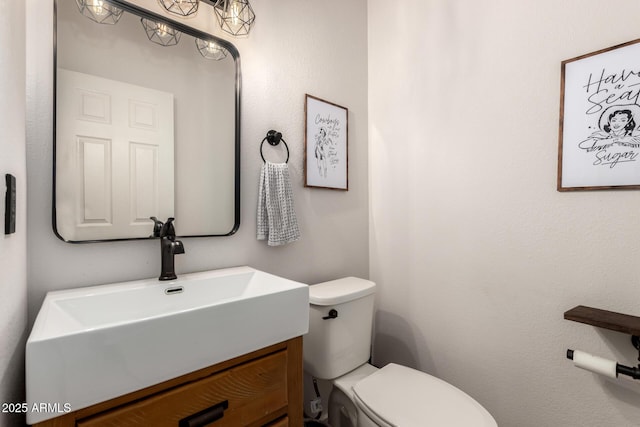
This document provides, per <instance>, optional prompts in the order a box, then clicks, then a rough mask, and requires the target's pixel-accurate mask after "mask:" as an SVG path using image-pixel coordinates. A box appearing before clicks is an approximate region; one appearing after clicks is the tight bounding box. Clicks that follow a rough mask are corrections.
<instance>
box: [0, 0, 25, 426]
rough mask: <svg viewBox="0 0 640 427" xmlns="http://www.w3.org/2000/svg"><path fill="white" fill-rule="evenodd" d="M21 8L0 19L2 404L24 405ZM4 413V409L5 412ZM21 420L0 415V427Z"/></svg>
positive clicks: (7, 8)
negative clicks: (10, 226) (12, 195)
mask: <svg viewBox="0 0 640 427" xmlns="http://www.w3.org/2000/svg"><path fill="white" fill-rule="evenodd" d="M24 28H25V6H24V3H23V2H9V3H7V4H3V11H2V14H0V74H1V75H2V78H0V93H1V94H2V102H1V103H0V179H1V181H0V403H9V402H22V401H23V399H24V379H23V378H24V343H25V340H26V334H27V332H28V331H27V329H26V328H27V212H26V208H27V204H26V202H27V194H26V189H27V184H26V178H27V173H26V163H25V31H24ZM7 173H10V174H12V175H14V176H15V177H16V183H17V205H16V213H17V220H16V232H15V234H9V235H5V234H4V219H5V214H4V197H5V174H7ZM5 409H7V408H5ZM20 422H22V423H24V417H22V416H20V415H16V414H8V413H0V426H2V427H5V426H10V425H18V424H19V423H20Z"/></svg>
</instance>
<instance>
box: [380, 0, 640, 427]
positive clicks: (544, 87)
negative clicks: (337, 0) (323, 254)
mask: <svg viewBox="0 0 640 427" xmlns="http://www.w3.org/2000/svg"><path fill="white" fill-rule="evenodd" d="M368 7H369V10H368V18H369V22H368V25H369V119H370V122H369V124H370V126H369V136H370V149H369V150H370V159H371V163H370V176H371V193H370V194H371V195H370V203H371V219H370V222H371V235H370V247H371V250H370V265H371V278H372V280H375V281H377V282H378V283H379V285H380V288H381V289H380V294H379V299H378V302H379V312H378V314H377V326H376V329H377V333H376V343H375V345H376V348H375V352H376V358H375V360H376V362H377V363H380V364H384V363H386V362H388V361H398V362H404V363H407V364H410V365H413V366H416V367H418V368H420V369H422V370H425V371H427V372H430V373H433V374H436V375H438V376H440V377H442V378H444V379H445V380H447V381H450V382H451V383H453V384H455V385H457V386H459V387H460V388H462V389H463V390H465V391H466V392H468V393H469V394H471V395H472V396H474V397H475V398H476V399H477V400H478V401H480V402H481V403H482V404H483V405H484V406H485V407H486V408H487V409H488V410H489V411H490V412H491V413H492V414H493V415H494V416H495V418H496V420H497V422H498V424H499V425H500V426H506V427H509V426H513V427H516V426H517V427H527V426H531V427H539V426H576V427H577V426H581V427H582V426H594V427H595V426H605V425H606V426H616V427H624V426H637V425H638V420H639V419H640V404H639V403H638V402H640V383H639V384H636V383H631V382H630V381H626V380H622V379H620V380H617V381H614V380H611V381H610V380H604V379H602V378H601V377H598V376H596V375H594V374H591V373H589V372H586V371H582V370H579V369H575V368H573V367H572V365H571V363H570V362H569V361H568V360H565V351H566V349H567V348H578V349H582V350H584V351H588V352H592V353H595V354H598V355H600V356H603V357H610V358H615V359H618V360H619V361H620V362H621V363H625V364H628V365H635V364H637V357H638V354H637V352H636V350H635V349H633V348H632V347H631V344H630V343H629V341H628V340H629V337H628V336H626V335H624V334H620V333H616V332H610V331H606V330H602V329H598V328H594V327H591V326H587V325H582V324H578V323H574V322H570V321H566V320H563V313H564V312H565V311H566V310H568V309H570V308H572V307H574V306H576V305H579V304H583V305H590V306H595V307H599V308H603V309H608V310H613V311H619V312H622V313H629V314H636V315H638V314H640V310H639V309H638V301H639V300H640V286H639V285H640V283H639V280H640V264H639V263H638V262H637V261H636V259H637V257H638V254H639V253H640V245H639V243H638V242H640V227H638V226H637V213H638V211H639V210H640V198H639V197H638V193H637V191H606V192H576V193H562V194H561V193H558V192H557V191H556V188H555V187H556V168H557V150H558V111H559V96H560V62H561V61H562V60H564V59H569V58H573V57H576V56H578V55H581V54H585V53H589V52H593V51H596V50H599V49H602V48H606V47H609V46H613V45H616V44H619V43H622V42H626V41H629V40H634V39H636V38H638V37H639V34H640V33H638V26H637V18H638V16H640V3H638V2H637V1H632V0H616V1H608V2H603V1H599V0H570V1H561V2H558V1H555V0H537V1H533V0H522V1H517V2H515V1H509V0H479V1H463V0H428V1H424V0H406V1H404V2H396V3H394V6H393V7H389V4H388V2H386V1H382V0H369V2H368ZM425 410H426V409H425Z"/></svg>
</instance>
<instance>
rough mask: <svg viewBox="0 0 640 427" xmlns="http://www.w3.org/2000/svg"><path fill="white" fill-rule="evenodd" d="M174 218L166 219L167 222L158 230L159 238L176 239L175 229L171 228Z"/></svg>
mask: <svg viewBox="0 0 640 427" xmlns="http://www.w3.org/2000/svg"><path fill="white" fill-rule="evenodd" d="M174 220H175V218H167V221H166V222H165V223H164V225H163V226H162V229H161V230H160V237H169V238H171V239H173V238H175V237H176V229H175V227H174V226H173V221H174Z"/></svg>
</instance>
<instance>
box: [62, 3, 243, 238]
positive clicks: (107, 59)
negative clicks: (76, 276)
mask: <svg viewBox="0 0 640 427" xmlns="http://www.w3.org/2000/svg"><path fill="white" fill-rule="evenodd" d="M53 1H54V7H55V13H54V16H55V20H56V21H55V23H54V40H55V50H54V51H55V55H54V73H55V76H54V79H55V93H54V100H55V114H54V167H53V171H54V177H53V201H54V203H53V228H54V232H55V234H56V235H57V236H58V237H59V238H60V239H62V240H64V241H66V242H71V243H80V242H99V241H114V240H129V239H148V238H151V234H152V231H153V221H152V220H151V219H149V218H150V217H151V216H155V217H157V218H159V219H161V220H165V219H166V218H168V217H175V218H176V219H175V224H176V232H177V234H178V235H179V236H180V237H201V236H228V235H231V234H233V233H235V232H236V231H237V229H238V227H239V225H240V85H241V72H240V57H239V54H238V51H237V49H236V48H235V47H234V46H233V44H231V43H230V42H228V41H226V40H223V39H220V38H217V37H215V36H214V35H212V34H208V33H206V32H204V31H201V30H199V29H196V28H193V27H192V26H190V25H188V24H189V19H179V18H176V19H173V18H169V17H167V16H165V15H163V14H160V13H155V12H151V11H149V10H146V9H143V8H141V7H138V6H136V5H134V4H132V3H129V2H125V1H122V0H110V1H109V2H106V1H104V2H96V1H95V0H92V1H91V2H89V3H90V4H91V5H92V7H93V8H94V9H93V10H91V11H89V12H90V14H91V13H93V14H94V15H95V14H97V15H98V17H100V16H101V14H104V13H107V12H108V13H110V11H109V10H106V9H105V6H107V5H108V6H109V7H116V8H117V9H116V10H120V11H121V16H119V17H118V18H117V19H112V21H113V20H116V21H117V22H115V23H109V24H107V23H98V22H96V19H93V18H95V16H93V17H89V18H88V17H87V16H86V13H85V14H84V15H83V12H86V11H85V10H83V6H81V3H82V2H81V1H80V0H53ZM206 7H211V6H209V5H204V4H202V5H201V10H200V11H198V13H205V12H206V11H203V10H202V8H206ZM173 31H176V33H173ZM158 38H160V39H161V40H160V41H158ZM163 38H164V39H166V40H162V39H163ZM176 39H177V40H176ZM167 40H168V41H167ZM161 44H168V45H167V46H165V45H161Z"/></svg>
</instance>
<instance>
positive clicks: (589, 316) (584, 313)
mask: <svg viewBox="0 0 640 427" xmlns="http://www.w3.org/2000/svg"><path fill="white" fill-rule="evenodd" d="M564 318H565V319H567V320H572V321H574V322H580V323H585V324H588V325H592V326H597V327H600V328H605V329H609V330H613V331H617V332H623V333H627V334H629V335H631V344H633V346H634V347H635V348H636V350H638V361H639V362H640V317H638V316H632V315H628V314H623V313H617V312H613V311H608V310H602V309H598V308H593V307H586V306H582V305H579V306H577V307H574V308H572V309H571V310H568V311H566V312H565V313H564ZM567 359H570V360H573V361H574V364H575V366H577V367H579V368H582V369H587V370H589V371H592V372H596V373H598V374H602V375H605V376H609V377H613V378H616V377H618V375H619V374H622V375H627V376H630V377H631V378H633V379H636V380H638V379H640V363H639V364H638V366H637V367H629V366H625V365H621V364H619V363H617V362H615V361H613V360H608V359H603V358H601V357H597V356H592V355H590V354H588V353H584V352H581V351H579V350H575V351H574V350H567Z"/></svg>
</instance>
